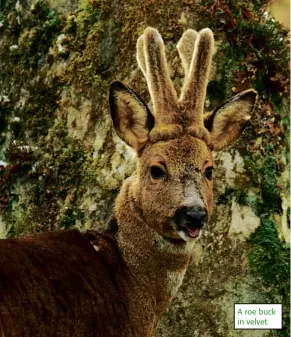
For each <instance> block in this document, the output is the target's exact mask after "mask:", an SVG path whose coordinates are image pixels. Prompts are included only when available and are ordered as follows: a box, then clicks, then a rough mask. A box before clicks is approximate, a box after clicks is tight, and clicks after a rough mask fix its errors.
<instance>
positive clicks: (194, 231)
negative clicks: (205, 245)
mask: <svg viewBox="0 0 291 337" xmlns="http://www.w3.org/2000/svg"><path fill="white" fill-rule="evenodd" d="M185 229H186V230H185ZM185 229H184V232H187V234H188V235H189V236H190V237H191V238H197V237H198V236H199V233H200V228H197V227H194V226H187V227H186V228H185Z"/></svg>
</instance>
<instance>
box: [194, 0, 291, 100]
mask: <svg viewBox="0 0 291 337" xmlns="http://www.w3.org/2000/svg"><path fill="white" fill-rule="evenodd" d="M267 3H268V1H264V0H262V1H257V2H254V1H237V2H234V1H232V0H226V1H223V2H220V1H209V0H203V1H201V4H200V5H199V10H200V13H201V17H202V18H204V19H203V20H202V22H201V23H200V24H199V28H202V27H203V26H209V27H210V28H212V29H213V30H214V31H215V32H220V31H221V32H223V33H224V39H223V42H222V43H221V44H220V46H219V47H218V51H217V56H216V60H217V61H218V65H219V68H220V70H221V73H222V75H223V77H222V78H223V81H221V83H222V85H223V86H224V96H225V97H228V96H229V95H230V94H231V93H232V92H233V90H234V91H240V90H242V89H246V88H247V87H248V86H250V87H254V88H255V89H257V90H258V91H259V93H260V95H262V97H264V98H271V100H272V101H273V102H274V103H276V104H277V105H278V104H280V103H281V102H282V93H285V94H287V93H288V84H289V73H288V62H289V48H288V45H287V43H286V38H287V36H288V31H287V30H286V29H284V28H283V27H282V26H281V25H280V24H279V23H278V22H276V21H275V20H273V19H272V17H270V16H266V15H264V11H265V9H266V6H267ZM200 26H201V27H200ZM279 78H280V80H279Z"/></svg>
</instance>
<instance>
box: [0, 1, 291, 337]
mask: <svg viewBox="0 0 291 337" xmlns="http://www.w3.org/2000/svg"><path fill="white" fill-rule="evenodd" d="M264 5H265V1H260V0H258V1H255V2H254V1H241V2H240V1H239V2H236V3H235V4H233V2H232V1H224V2H219V1H214V2H213V1H207V0H203V1H200V2H199V4H198V3H196V2H195V1H191V0H187V1H182V2H181V1H176V0H171V1H155V0H153V1H144V0H142V1H140V0H138V1H124V2H118V1H107V0H81V1H79V2H78V1H77V0H76V1H75V0H74V1H73V0H71V1H48V2H45V1H23V2H22V1H15V0H8V1H4V2H0V62H1V69H0V237H2V238H3V237H6V236H14V235H20V234H23V233H28V232H32V231H43V230H54V229H58V228H70V227H73V226H76V227H79V228H82V229H88V228H104V226H105V225H104V224H105V223H106V220H107V219H108V218H109V217H110V214H111V210H112V206H113V202H114V198H115V196H116V195H117V193H118V189H119V187H120V185H121V183H122V181H123V180H124V179H125V178H126V177H127V176H129V175H130V174H131V173H132V172H133V170H134V168H135V156H134V153H132V151H131V150H130V149H128V148H127V147H126V145H125V144H123V143H122V142H121V141H120V140H118V138H117V137H116V136H115V135H114V134H113V133H112V128H111V122H110V120H109V114H108V107H107V102H106V101H107V90H108V87H109V84H110V82H111V81H112V80H114V79H119V80H122V81H124V82H126V83H127V84H129V85H130V86H132V87H133V88H134V89H135V90H136V91H138V92H139V93H140V95H141V96H142V97H143V98H144V100H145V101H149V95H148V92H147V88H146V84H145V80H144V78H143V76H142V74H141V72H140V71H139V70H138V69H137V63H136V60H135V42H136V39H137V38H138V36H139V35H140V34H141V33H142V32H143V30H144V29H145V28H146V27H147V26H149V25H150V26H154V27H156V28H158V29H159V31H160V32H161V34H162V35H163V38H164V40H165V44H166V47H167V56H168V60H169V61H170V63H171V74H172V78H173V80H174V82H175V85H176V87H179V86H180V85H181V83H182V80H183V76H184V75H183V70H182V67H181V64H180V60H179V58H178V53H177V51H176V48H175V44H176V43H177V41H178V40H179V38H180V36H181V35H182V33H183V31H184V30H185V29H187V28H194V29H196V30H200V29H202V28H204V27H210V28H211V29H212V30H213V31H214V32H215V38H216V41H217V45H216V55H215V58H214V60H215V63H214V66H213V71H212V78H211V81H210V83H209V86H208V93H207V102H206V103H207V104H206V105H207V109H212V108H214V107H216V106H218V105H219V104H221V103H222V102H223V101H224V100H225V99H227V98H228V97H230V96H231V95H232V94H233V93H236V92H239V91H241V90H244V89H246V88H249V87H252V88H255V89H257V90H258V92H259V94H260V101H259V104H258V108H257V110H256V111H255V114H254V116H253V118H252V120H251V123H250V125H249V126H248V128H247V129H246V131H245V133H244V135H243V136H242V137H241V138H240V140H239V142H238V143H237V144H235V145H234V146H233V147H232V148H231V149H229V150H227V151H224V152H223V153H220V154H219V155H217V158H216V166H217V168H216V171H215V197H216V205H217V207H216V212H215V214H214V216H213V219H212V222H211V224H210V225H209V227H208V228H207V230H206V231H205V233H204V236H203V238H202V240H201V241H200V242H199V243H197V244H196V246H195V252H194V254H193V261H192V263H191V266H190V268H189V270H188V272H187V274H186V277H185V281H184V283H183V285H182V287H181V289H180V290H179V292H178V294H177V296H176V298H175V300H174V301H173V303H172V305H171V307H170V308H169V310H168V312H167V313H165V315H164V316H163V317H162V320H161V322H160V324H159V326H158V330H157V336H160V337H162V336H165V337H166V336H167V337H174V336H183V337H186V336H189V337H194V336H201V337H202V336H204V337H230V336H248V337H249V336H254V337H255V336H256V337H257V336H258V337H259V336H287V334H288V332H287V331H289V327H288V324H289V318H288V315H289V271H288V270H289V248H288V246H287V243H288V242H289V232H290V224H289V215H290V208H289V200H288V188H287V187H288V185H289V181H288V163H289V157H288V151H287V147H288V145H287V144H288V127H289V124H288V110H289V106H288V97H287V96H288V92H289V90H288V88H289V74H288V71H287V69H288V46H287V40H286V36H287V32H286V30H285V29H284V28H283V27H282V26H280V24H278V23H277V22H276V21H275V20H274V19H273V18H272V17H271V15H270V14H266V13H265V9H264ZM285 69H286V71H285ZM234 303H283V312H284V314H283V322H284V323H283V330H277V331H273V332H270V331H267V330H262V331H249V330H245V331H243V330H234V329H233V304H234Z"/></svg>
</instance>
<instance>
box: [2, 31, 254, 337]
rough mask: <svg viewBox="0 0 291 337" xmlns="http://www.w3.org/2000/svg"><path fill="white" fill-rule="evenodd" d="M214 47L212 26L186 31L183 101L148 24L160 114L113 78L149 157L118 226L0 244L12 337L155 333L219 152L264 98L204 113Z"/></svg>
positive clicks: (127, 192)
mask: <svg viewBox="0 0 291 337" xmlns="http://www.w3.org/2000/svg"><path fill="white" fill-rule="evenodd" d="M213 43H214V41H213V34H212V32H211V31H210V30H209V29H203V30H201V31H200V32H196V31H194V30H187V31H186V32H185V33H184V34H183V36H182V38H181V40H180V41H179V43H178V46H177V48H178V52H179V55H180V57H181V59H182V64H183V68H184V70H185V80H184V85H183V88H182V90H181V95H180V97H177V93H176V91H175V89H174V86H173V83H172V81H171V79H170V76H169V72H168V68H167V61H166V57H165V49H164V43H163V40H162V38H161V36H160V34H159V33H158V31H157V30H155V29H153V28H150V27H148V28H147V29H146V30H145V32H144V33H143V35H142V36H141V37H140V38H139V39H138V41H137V61H138V64H139V67H140V68H141V70H142V72H143V74H144V76H145V78H146V81H147V85H148V88H149V92H150V96H151V100H152V105H153V114H152V113H151V111H150V110H149V108H148V107H147V106H146V104H145V103H144V102H143V100H142V99H141V98H140V97H139V96H138V95H137V94H136V93H135V92H134V91H133V90H131V89H130V88H128V87H127V86H125V85H124V84H122V83H121V82H114V83H112V85H111V87H110V92H109V105H110V111H111V117H112V120H113V125H114V128H115V131H116V132H117V134H118V136H119V137H120V138H121V139H122V140H123V141H125V142H126V143H127V144H128V145H129V146H131V147H132V148H133V149H135V150H136V152H137V155H138V160H139V161H138V167H137V170H136V172H135V173H134V174H133V175H132V176H131V177H130V178H128V179H127V180H126V181H125V182H124V184H123V186H122V188H121V191H120V193H119V195H118V197H117V200H116V204H115V210H114V216H113V219H112V221H111V227H110V228H109V229H108V230H107V231H106V232H105V233H97V232H93V231H91V232H86V233H80V232H79V231H77V230H69V231H62V232H55V233H41V234H36V235H31V236H27V237H22V238H19V239H8V240H1V242H0V335H1V336H2V337H26V336H27V337H33V336H35V337H36V336H37V337H49V336H51V337H66V336H74V337H77V336H78V337H90V336H92V337H93V336H94V337H108V336H112V337H117V336H118V337H119V336H123V337H131V336H135V337H149V336H153V335H154V330H155V327H156V325H157V322H158V320H159V318H160V316H161V315H162V313H163V312H164V311H165V309H166V308H167V306H168V305H169V303H170V301H171V299H172V298H173V296H174V295H175V293H176V291H177V289H178V288H179V286H180V284H181V282H182V279H183V277H184V274H185V271H186V269H187V266H188V263H189V260H190V255H191V252H192V248H193V245H194V242H195V240H196V239H197V238H198V237H199V235H200V233H201V228H202V227H203V226H204V225H205V224H206V223H207V221H208V219H209V218H210V215H211V213H212V208H213V195H212V168H213V159H212V151H214V150H215V151H217V150H221V149H224V148H225V147H227V146H228V145H230V144H231V143H232V142H233V141H234V140H235V139H237V138H238V136H239V135H240V133H241V132H242V130H243V128H244V127H245V125H246V123H247V121H248V120H249V118H250V115H251V113H252V110H253V107H254V104H255V101H256V96H257V94H256V92H255V91H254V90H247V91H244V92H242V93H241V94H238V95H236V96H234V97H233V98H231V99H230V100H228V101H227V102H226V103H225V104H224V105H222V106H221V107H220V108H218V109H216V110H215V111H214V112H212V113H205V114H204V111H203V108H204V101H205V95H206V87H207V80H208V76H209V71H210V65H211V59H212V53H213Z"/></svg>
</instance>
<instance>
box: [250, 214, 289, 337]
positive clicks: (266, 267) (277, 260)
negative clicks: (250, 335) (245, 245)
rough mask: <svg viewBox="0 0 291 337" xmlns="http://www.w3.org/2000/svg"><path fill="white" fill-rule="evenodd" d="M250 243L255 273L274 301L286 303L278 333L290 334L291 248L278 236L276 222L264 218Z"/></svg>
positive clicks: (251, 260) (251, 268) (251, 262)
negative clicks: (281, 325)
mask: <svg viewBox="0 0 291 337" xmlns="http://www.w3.org/2000/svg"><path fill="white" fill-rule="evenodd" d="M249 242H250V243H251V245H252V249H251V251H250V253H249V255H248V261H249V267H250V270H251V272H252V273H253V274H254V275H255V276H256V277H257V276H259V277H260V278H261V280H262V282H263V284H264V285H265V286H266V287H267V288H266V291H267V293H268V295H269V298H270V303H282V304H283V329H282V330H278V331H277V332H276V336H282V337H283V336H287V335H288V333H289V329H290V314H289V312H290V302H289V298H290V279H289V277H290V251H289V247H288V246H287V245H286V244H284V243H282V241H281V240H280V239H279V237H278V230H277V226H276V223H275V222H274V221H273V220H272V219H270V218H262V221H261V225H260V227H259V228H258V229H257V230H256V231H255V233H253V234H252V236H251V238H250V240H249Z"/></svg>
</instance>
